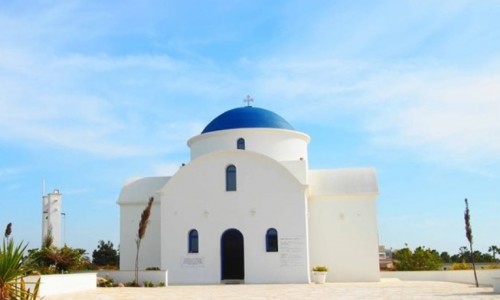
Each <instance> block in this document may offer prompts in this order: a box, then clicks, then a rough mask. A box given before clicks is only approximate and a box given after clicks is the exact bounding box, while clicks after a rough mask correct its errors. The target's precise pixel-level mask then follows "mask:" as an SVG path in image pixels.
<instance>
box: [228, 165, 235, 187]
mask: <svg viewBox="0 0 500 300" xmlns="http://www.w3.org/2000/svg"><path fill="white" fill-rule="evenodd" d="M226 191H236V167H235V166H234V165H230V166H228V167H227V168H226Z"/></svg>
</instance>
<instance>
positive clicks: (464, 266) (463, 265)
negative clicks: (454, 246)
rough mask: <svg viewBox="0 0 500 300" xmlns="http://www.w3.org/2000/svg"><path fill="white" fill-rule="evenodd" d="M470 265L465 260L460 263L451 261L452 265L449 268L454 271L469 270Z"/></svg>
mask: <svg viewBox="0 0 500 300" xmlns="http://www.w3.org/2000/svg"><path fill="white" fill-rule="evenodd" d="M471 269H472V266H471V265H470V264H468V263H466V262H465V261H463V262H461V263H453V265H452V266H451V267H450V270H452V271H456V270H471Z"/></svg>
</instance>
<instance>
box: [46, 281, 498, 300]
mask: <svg viewBox="0 0 500 300" xmlns="http://www.w3.org/2000/svg"><path fill="white" fill-rule="evenodd" d="M44 299H45V300H62V299H64V300H69V299H74V300H92V299H94V300H135V299H144V300H161V299H214V300H221V299H238V300H239V299H242V300H250V299H251V300H263V299H286V300H293V299H300V300H303V299H398V300H399V299H500V295H495V294H493V288H492V287H479V288H476V287H474V286H471V285H467V284H460V283H451V282H422V281H419V282H416V281H398V280H391V279H389V280H384V281H382V282H376V283H327V284H280V285H278V284H269V285H252V284H242V285H206V286H168V287H164V288H97V289H96V290H91V291H87V292H82V293H78V294H65V295H58V296H48V297H45V298H44Z"/></svg>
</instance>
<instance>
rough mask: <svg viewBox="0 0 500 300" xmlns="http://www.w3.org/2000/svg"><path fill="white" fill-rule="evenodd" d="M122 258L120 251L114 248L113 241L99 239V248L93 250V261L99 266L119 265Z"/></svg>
mask: <svg viewBox="0 0 500 300" xmlns="http://www.w3.org/2000/svg"><path fill="white" fill-rule="evenodd" d="M119 260H120V256H119V255H118V251H117V250H116V249H115V248H113V243H112V242H110V241H108V242H107V243H105V242H104V241H103V240H100V241H99V244H98V245H97V249H96V250H94V252H92V263H93V264H94V265H97V266H106V265H109V266H117V265H118V262H119Z"/></svg>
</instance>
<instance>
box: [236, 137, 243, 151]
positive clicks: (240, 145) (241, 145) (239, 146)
mask: <svg viewBox="0 0 500 300" xmlns="http://www.w3.org/2000/svg"><path fill="white" fill-rule="evenodd" d="M236 148H237V149H239V150H245V139H244V138H239V139H238V141H237V142H236Z"/></svg>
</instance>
